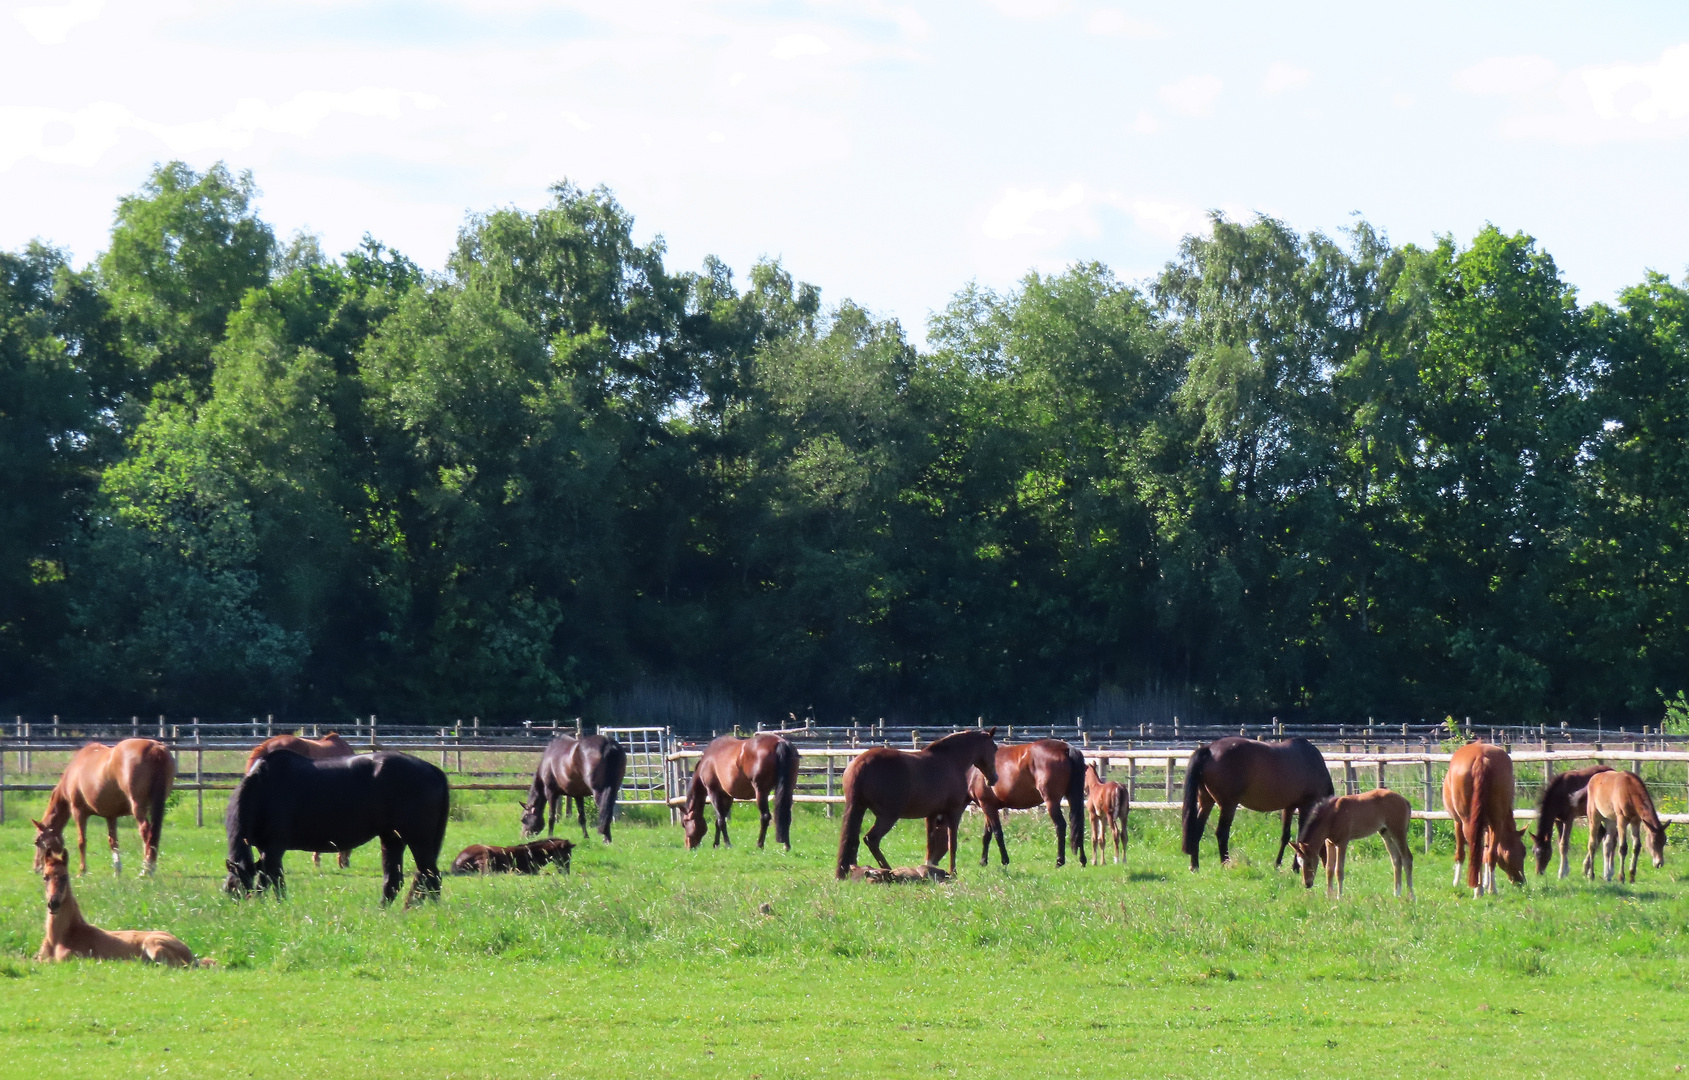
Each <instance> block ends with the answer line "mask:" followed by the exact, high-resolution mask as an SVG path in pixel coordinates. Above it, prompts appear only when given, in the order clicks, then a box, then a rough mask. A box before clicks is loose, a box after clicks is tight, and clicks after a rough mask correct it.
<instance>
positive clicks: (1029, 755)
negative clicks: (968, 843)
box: [968, 739, 1085, 866]
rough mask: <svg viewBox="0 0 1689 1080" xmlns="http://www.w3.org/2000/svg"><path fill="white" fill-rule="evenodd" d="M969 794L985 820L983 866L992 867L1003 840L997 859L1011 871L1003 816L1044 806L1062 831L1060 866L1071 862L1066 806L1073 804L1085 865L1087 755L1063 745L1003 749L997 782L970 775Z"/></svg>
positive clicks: (1047, 742) (1076, 846)
mask: <svg viewBox="0 0 1689 1080" xmlns="http://www.w3.org/2000/svg"><path fill="white" fill-rule="evenodd" d="M968 794H969V795H970V796H971V797H972V798H973V801H974V802H976V803H978V804H979V808H980V810H981V811H983V812H984V814H985V844H984V846H983V847H982V848H981V849H980V853H979V865H981V866H985V865H986V864H988V863H989V862H990V861H991V838H992V837H993V836H995V837H996V838H997V854H998V855H1000V856H1001V857H1002V859H1003V865H1004V866H1007V865H1009V849H1008V847H1007V846H1005V845H1004V843H1003V815H1002V814H1001V813H1000V811H1002V810H1030V809H1032V808H1033V807H1034V806H1042V807H1044V808H1045V809H1047V810H1048V811H1049V812H1050V823H1051V824H1053V825H1054V826H1055V827H1056V865H1057V866H1062V865H1064V864H1065V863H1066V862H1067V819H1066V818H1064V817H1062V812H1061V801H1062V799H1064V798H1065V799H1066V800H1067V810H1068V813H1070V814H1072V815H1073V850H1074V851H1076V852H1078V853H1079V865H1080V866H1084V865H1085V755H1084V754H1082V753H1080V752H1079V751H1078V750H1075V749H1074V748H1073V747H1071V746H1069V745H1067V744H1066V743H1064V742H1062V741H1061V740H1060V739H1039V740H1038V741H1037V742H1029V743H1021V744H1020V745H1018V746H1000V747H998V748H997V779H995V780H993V781H990V782H987V781H986V779H985V777H984V776H982V775H980V774H979V773H977V772H975V773H970V774H969V775H968Z"/></svg>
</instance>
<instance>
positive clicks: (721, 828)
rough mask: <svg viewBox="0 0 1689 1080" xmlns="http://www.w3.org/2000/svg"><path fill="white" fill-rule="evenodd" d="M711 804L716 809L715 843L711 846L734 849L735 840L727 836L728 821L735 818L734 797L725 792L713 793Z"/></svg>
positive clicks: (711, 793) (711, 794)
mask: <svg viewBox="0 0 1689 1080" xmlns="http://www.w3.org/2000/svg"><path fill="white" fill-rule="evenodd" d="M710 804H711V805H712V806H714V807H715V843H714V844H711V845H710V846H711V847H732V846H733V838H732V837H730V836H728V835H727V819H728V818H730V817H732V816H733V796H731V795H729V794H728V793H727V792H725V791H712V792H710Z"/></svg>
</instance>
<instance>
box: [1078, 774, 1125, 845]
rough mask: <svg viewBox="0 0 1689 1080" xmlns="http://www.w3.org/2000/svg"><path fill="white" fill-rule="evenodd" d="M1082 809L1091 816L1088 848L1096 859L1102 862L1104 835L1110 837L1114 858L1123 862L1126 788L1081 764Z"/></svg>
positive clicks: (1105, 842) (1104, 843) (1105, 841)
mask: <svg viewBox="0 0 1689 1080" xmlns="http://www.w3.org/2000/svg"><path fill="white" fill-rule="evenodd" d="M1085 809H1086V810H1087V811H1089V812H1090V815H1091V847H1092V850H1093V852H1094V853H1095V858H1096V861H1097V862H1102V860H1103V851H1104V846H1105V845H1106V844H1107V842H1108V841H1107V839H1106V838H1105V835H1104V832H1103V830H1104V828H1105V827H1106V828H1107V830H1108V833H1107V836H1109V837H1113V839H1114V861H1115V862H1117V863H1122V862H1125V861H1126V815H1127V814H1128V813H1129V812H1131V804H1130V803H1129V802H1128V801H1127V799H1126V789H1125V788H1124V787H1123V786H1121V785H1120V784H1117V783H1115V782H1114V781H1112V780H1104V779H1103V778H1102V777H1100V776H1098V775H1097V768H1096V766H1095V765H1087V766H1085Z"/></svg>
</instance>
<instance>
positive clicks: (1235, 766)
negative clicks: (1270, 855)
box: [1181, 735, 1333, 872]
mask: <svg viewBox="0 0 1689 1080" xmlns="http://www.w3.org/2000/svg"><path fill="white" fill-rule="evenodd" d="M1332 792H1333V788H1332V786H1331V770H1330V769H1328V768H1327V767H1326V764H1325V757H1324V756H1323V755H1321V754H1320V752H1319V748H1318V747H1317V746H1315V745H1314V744H1313V743H1311V742H1309V741H1308V740H1307V739H1291V740H1289V741H1287V742H1279V743H1267V742H1257V741H1256V740H1254V739H1245V738H1243V737H1242V736H1240V735H1231V736H1227V737H1226V738H1224V739H1215V740H1214V741H1213V742H1211V743H1209V744H1208V745H1207V746H1199V747H1197V748H1196V752H1195V753H1193V754H1191V756H1190V761H1189V762H1188V763H1187V764H1186V765H1185V800H1184V805H1183V810H1182V811H1181V813H1182V817H1181V820H1182V821H1183V822H1184V833H1185V840H1184V852H1185V854H1186V855H1189V856H1190V858H1191V870H1192V871H1193V872H1194V871H1195V870H1196V864H1197V852H1198V850H1199V849H1200V848H1201V846H1202V830H1204V829H1205V828H1207V827H1208V814H1209V812H1210V811H1211V810H1213V809H1214V807H1215V805H1216V804H1218V805H1219V807H1220V820H1219V822H1218V823H1217V824H1216V825H1215V826H1214V839H1216V840H1218V841H1219V842H1220V861H1221V862H1222V863H1223V862H1225V861H1226V859H1227V857H1228V856H1229V850H1228V849H1229V847H1230V845H1231V834H1232V818H1233V817H1234V816H1235V815H1236V814H1237V808H1238V806H1239V805H1242V806H1246V807H1248V808H1249V809H1251V810H1258V811H1260V812H1262V813H1272V812H1274V811H1278V812H1279V813H1281V814H1282V815H1283V818H1284V829H1283V831H1282V832H1281V834H1280V836H1279V842H1278V858H1277V859H1275V860H1274V862H1273V865H1274V866H1283V865H1284V849H1285V848H1286V847H1287V846H1289V844H1290V818H1291V815H1293V814H1295V815H1299V817H1300V820H1301V821H1303V822H1306V821H1307V820H1308V811H1310V810H1312V809H1313V808H1314V804H1315V803H1317V802H1319V801H1320V800H1321V799H1326V798H1330V797H1331V795H1332ZM1296 865H1298V864H1297V863H1295V862H1294V861H1293V862H1292V869H1295V867H1296Z"/></svg>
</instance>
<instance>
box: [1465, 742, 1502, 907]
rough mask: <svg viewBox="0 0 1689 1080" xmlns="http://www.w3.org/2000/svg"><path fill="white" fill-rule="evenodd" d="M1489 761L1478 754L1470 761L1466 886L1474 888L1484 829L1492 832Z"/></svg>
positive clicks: (1478, 878)
mask: <svg viewBox="0 0 1689 1080" xmlns="http://www.w3.org/2000/svg"><path fill="white" fill-rule="evenodd" d="M1489 787H1490V762H1489V759H1488V758H1485V757H1482V756H1480V757H1479V758H1478V759H1477V760H1476V761H1474V762H1473V763H1472V803H1471V805H1470V806H1469V807H1468V808H1467V814H1466V887H1467V888H1469V889H1476V888H1477V887H1478V883H1479V882H1480V881H1482V880H1483V876H1482V875H1483V869H1482V864H1483V863H1484V862H1485V861H1486V860H1485V858H1484V845H1483V840H1484V830H1485V829H1486V828H1488V829H1490V831H1491V832H1494V831H1495V830H1494V827H1493V826H1492V825H1491V824H1490V819H1489V806H1488V804H1489Z"/></svg>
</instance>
